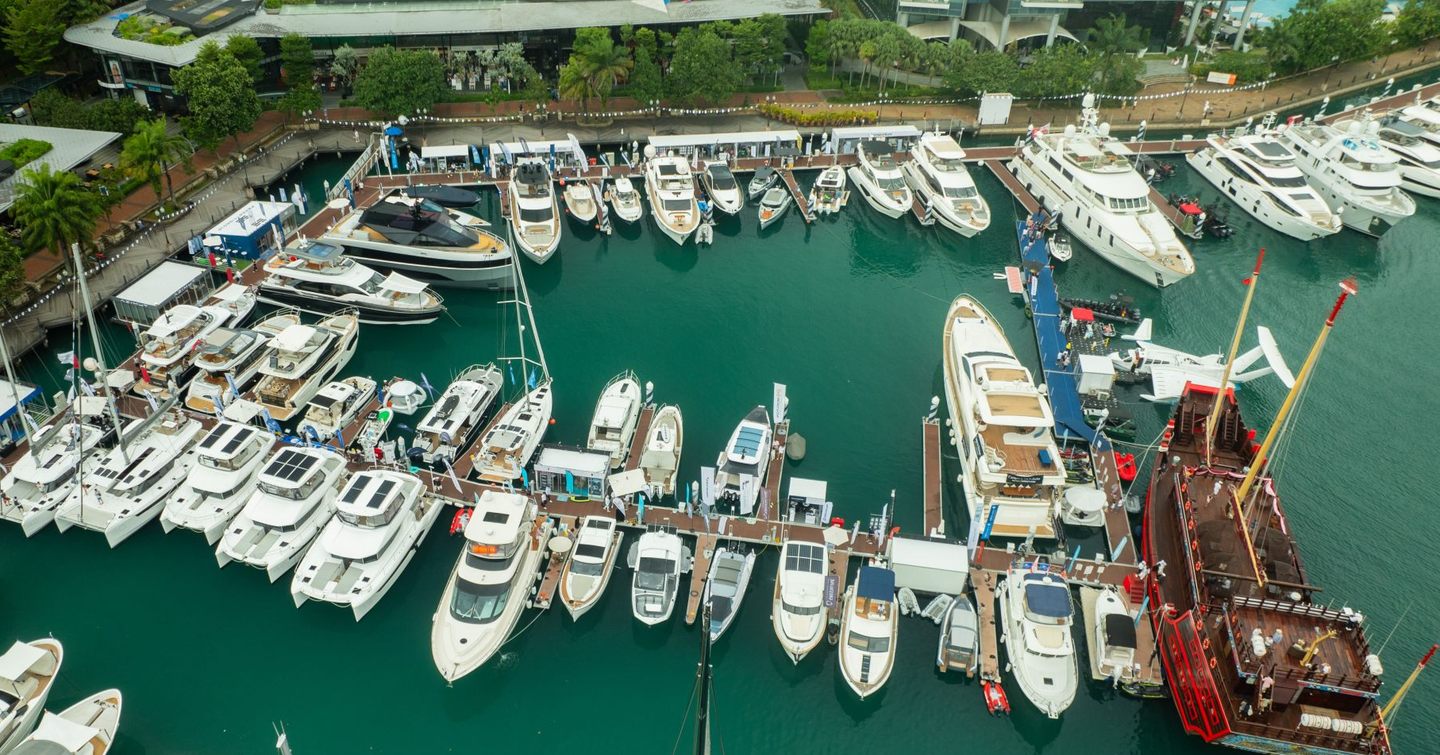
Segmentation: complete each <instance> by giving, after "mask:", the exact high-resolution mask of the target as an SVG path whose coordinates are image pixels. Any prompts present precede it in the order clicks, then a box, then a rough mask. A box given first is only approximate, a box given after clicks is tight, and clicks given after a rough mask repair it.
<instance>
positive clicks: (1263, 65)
mask: <svg viewBox="0 0 1440 755" xmlns="http://www.w3.org/2000/svg"><path fill="white" fill-rule="evenodd" d="M1271 70H1272V69H1271V67H1270V59H1269V57H1267V55H1266V54H1265V53H1263V52H1239V51H1237V50H1226V51H1224V52H1221V53H1217V54H1216V55H1215V57H1214V58H1212V59H1211V60H1210V61H1209V62H1206V63H1196V64H1195V65H1194V66H1191V68H1190V72H1191V73H1193V74H1195V75H1196V76H1200V77H1202V78H1203V77H1204V76H1205V75H1206V74H1208V73H1210V72H1211V71H1224V72H1225V73H1233V74H1235V78H1236V79H1238V80H1239V81H1240V83H1242V84H1250V83H1253V82H1256V81H1264V80H1265V78H1266V77H1267V76H1269V75H1270V72H1271Z"/></svg>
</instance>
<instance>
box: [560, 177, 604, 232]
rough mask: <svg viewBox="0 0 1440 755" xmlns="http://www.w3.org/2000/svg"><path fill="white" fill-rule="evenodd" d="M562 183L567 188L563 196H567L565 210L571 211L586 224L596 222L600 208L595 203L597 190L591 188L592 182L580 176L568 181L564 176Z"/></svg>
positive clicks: (572, 214)
mask: <svg viewBox="0 0 1440 755" xmlns="http://www.w3.org/2000/svg"><path fill="white" fill-rule="evenodd" d="M560 185H561V186H563V187H564V188H565V191H564V192H563V194H562V196H564V198H565V210H566V212H568V213H570V217H572V218H574V219H576V220H578V221H580V222H581V223H583V224H585V225H590V224H592V223H594V222H595V216H596V214H597V213H598V212H599V211H600V208H599V205H597V204H596V203H595V191H594V190H593V189H591V188H590V183H589V182H588V181H585V180H583V179H579V178H576V179H571V180H570V181H569V182H568V183H567V182H566V181H565V179H563V178H562V179H560Z"/></svg>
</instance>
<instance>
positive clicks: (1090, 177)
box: [1008, 94, 1195, 288]
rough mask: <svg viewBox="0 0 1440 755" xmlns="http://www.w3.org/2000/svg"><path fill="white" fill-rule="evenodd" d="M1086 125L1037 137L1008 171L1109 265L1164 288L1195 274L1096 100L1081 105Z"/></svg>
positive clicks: (1088, 98) (1027, 143)
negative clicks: (1104, 119)
mask: <svg viewBox="0 0 1440 755" xmlns="http://www.w3.org/2000/svg"><path fill="white" fill-rule="evenodd" d="M1082 102H1083V108H1082V110H1081V113H1080V125H1079V127H1078V128H1077V127H1076V126H1074V125H1069V126H1066V127H1065V130H1064V131H1062V132H1060V133H1049V132H1046V131H1045V130H1044V129H1040V130H1038V131H1032V132H1031V134H1030V135H1029V137H1028V138H1027V140H1026V141H1025V142H1024V143H1023V144H1022V145H1021V146H1020V149H1019V150H1018V151H1017V152H1016V156H1015V158H1014V159H1013V160H1011V161H1010V163H1009V165H1008V167H1009V169H1010V172H1011V173H1013V174H1015V176H1016V178H1018V179H1019V181H1020V183H1021V184H1024V185H1025V187H1026V188H1027V189H1028V190H1029V191H1030V193H1031V194H1033V195H1034V196H1035V198H1036V199H1037V200H1039V201H1040V203H1041V204H1042V205H1044V206H1045V208H1046V209H1047V210H1049V211H1050V212H1051V213H1052V214H1056V213H1058V214H1063V215H1064V217H1065V230H1067V231H1069V232H1070V234H1071V235H1072V236H1074V237H1076V238H1078V239H1080V241H1082V242H1084V243H1085V245H1086V246H1088V247H1090V250H1091V251H1093V252H1095V253H1096V254H1098V255H1100V257H1101V258H1103V259H1104V260H1105V261H1107V262H1109V263H1110V264H1112V265H1115V266H1116V267H1118V268H1120V269H1121V270H1124V271H1125V272H1127V273H1129V274H1131V275H1133V276H1135V277H1137V278H1139V279H1140V280H1143V281H1145V282H1146V283H1148V284H1150V285H1152V286H1156V287H1159V288H1164V287H1165V286H1169V285H1171V284H1174V283H1178V282H1179V281H1181V280H1183V279H1185V278H1186V277H1189V276H1190V275H1191V274H1192V273H1194V272H1195V261H1194V260H1193V259H1192V258H1191V257H1190V250H1189V249H1186V248H1185V244H1184V243H1183V242H1181V241H1180V239H1179V237H1177V236H1176V235H1175V229H1174V228H1173V227H1172V226H1171V225H1170V221H1169V220H1166V219H1165V216H1164V215H1163V214H1161V213H1160V210H1159V209H1158V208H1156V206H1155V203H1154V202H1152V201H1150V184H1148V183H1146V182H1145V179H1144V178H1143V177H1142V176H1141V175H1140V173H1139V172H1137V171H1136V170H1135V166H1134V165H1132V164H1131V163H1130V154H1131V153H1130V149H1129V148H1128V147H1126V146H1125V145H1124V144H1122V143H1121V142H1120V141H1118V140H1116V139H1115V138H1114V137H1112V136H1110V124H1108V123H1100V114H1099V111H1097V110H1096V109H1095V98H1094V95H1088V94H1087V95H1085V97H1084V98H1083V100H1082Z"/></svg>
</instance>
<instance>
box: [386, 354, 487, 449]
mask: <svg viewBox="0 0 1440 755" xmlns="http://www.w3.org/2000/svg"><path fill="white" fill-rule="evenodd" d="M504 380H505V377H504V375H502V374H501V373H500V368H499V367H496V366H495V365H494V363H491V364H474V365H470V366H469V367H466V368H465V369H464V370H461V371H460V375H459V376H458V377H456V378H455V381H454V382H452V383H450V385H449V386H447V387H446V388H445V392H444V393H442V394H440V397H439V398H437V399H436V400H435V405H434V406H432V407H430V411H429V412H427V413H426V414H425V416H424V418H422V419H421V420H420V422H419V423H418V424H417V425H416V426H415V440H414V441H413V442H412V443H411V444H410V451H409V454H410V456H411V457H412V458H418V459H419V460H420V461H421V462H423V463H425V464H434V465H439V466H445V465H449V464H453V463H454V462H455V458H456V454H458V453H459V452H460V449H462V448H464V447H466V446H468V445H470V441H471V440H472V439H474V437H475V434H476V433H478V432H480V428H481V425H482V421H483V420H484V418H485V414H486V412H488V411H489V410H490V405H491V404H493V403H495V397H496V396H497V395H499V393H500V389H501V387H502V385H503V383H504Z"/></svg>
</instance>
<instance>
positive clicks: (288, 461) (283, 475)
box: [265, 448, 319, 482]
mask: <svg viewBox="0 0 1440 755" xmlns="http://www.w3.org/2000/svg"><path fill="white" fill-rule="evenodd" d="M316 461H319V460H318V459H316V458H315V457H314V456H311V455H310V454H303V453H300V452H299V451H296V450H294V449H290V448H287V449H285V450H284V451H281V452H280V455H279V456H277V457H275V460H274V461H272V462H270V468H269V469H266V470H265V474H266V475H268V476H270V477H275V478H278V479H281V480H284V481H286V482H298V481H299V480H300V478H301V477H304V476H305V473H306V472H308V471H310V468H311V467H313V466H315V462H316Z"/></svg>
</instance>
